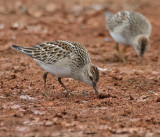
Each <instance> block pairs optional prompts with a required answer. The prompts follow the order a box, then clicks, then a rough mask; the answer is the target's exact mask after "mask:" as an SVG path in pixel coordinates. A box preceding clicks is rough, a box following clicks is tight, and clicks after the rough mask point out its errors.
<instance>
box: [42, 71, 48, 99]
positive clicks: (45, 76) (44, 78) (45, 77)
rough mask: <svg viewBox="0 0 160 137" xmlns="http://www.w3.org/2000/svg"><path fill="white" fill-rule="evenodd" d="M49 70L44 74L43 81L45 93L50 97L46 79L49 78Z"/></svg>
mask: <svg viewBox="0 0 160 137" xmlns="http://www.w3.org/2000/svg"><path fill="white" fill-rule="evenodd" d="M47 74H48V72H45V73H44V74H43V81H44V95H45V96H47V97H48V93H47V89H46V79H47Z"/></svg>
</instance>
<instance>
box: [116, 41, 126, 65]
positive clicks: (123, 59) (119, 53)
mask: <svg viewBox="0 0 160 137" xmlns="http://www.w3.org/2000/svg"><path fill="white" fill-rule="evenodd" d="M116 50H117V52H118V55H119V57H120V58H121V59H122V61H123V62H127V61H126V60H125V58H124V55H123V54H122V53H121V51H120V50H119V47H118V43H116Z"/></svg>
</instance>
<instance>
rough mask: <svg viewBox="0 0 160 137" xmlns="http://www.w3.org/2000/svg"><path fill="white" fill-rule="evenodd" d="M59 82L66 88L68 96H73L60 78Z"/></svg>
mask: <svg viewBox="0 0 160 137" xmlns="http://www.w3.org/2000/svg"><path fill="white" fill-rule="evenodd" d="M58 82H59V83H60V84H61V85H62V87H64V89H65V90H66V91H67V96H69V95H70V94H71V92H70V91H69V90H68V89H67V88H66V86H65V85H64V84H63V82H62V80H61V78H60V77H59V78H58Z"/></svg>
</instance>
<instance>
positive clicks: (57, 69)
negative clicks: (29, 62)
mask: <svg viewBox="0 0 160 137" xmlns="http://www.w3.org/2000/svg"><path fill="white" fill-rule="evenodd" d="M37 62H38V64H39V65H40V66H41V67H42V68H43V69H44V70H45V71H46V72H49V73H51V74H53V75H54V76H56V77H71V68H70V67H69V66H67V65H61V64H44V63H42V62H39V61H37Z"/></svg>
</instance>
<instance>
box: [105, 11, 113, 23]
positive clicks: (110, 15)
mask: <svg viewBox="0 0 160 137" xmlns="http://www.w3.org/2000/svg"><path fill="white" fill-rule="evenodd" d="M111 17H112V13H111V12H109V11H107V12H106V16H105V19H106V22H107V21H108V20H109V19H110V18H111Z"/></svg>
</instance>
